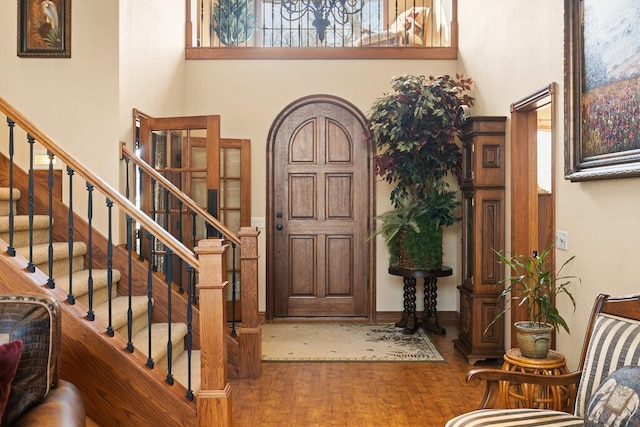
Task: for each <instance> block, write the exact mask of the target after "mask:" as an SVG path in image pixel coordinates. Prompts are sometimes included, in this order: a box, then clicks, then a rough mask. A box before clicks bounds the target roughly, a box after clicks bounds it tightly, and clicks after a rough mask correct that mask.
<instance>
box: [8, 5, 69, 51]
mask: <svg viewBox="0 0 640 427" xmlns="http://www.w3.org/2000/svg"><path fill="white" fill-rule="evenodd" d="M18 56H19V57H23V58H30V57H31V58H70V57H71V0H18Z"/></svg>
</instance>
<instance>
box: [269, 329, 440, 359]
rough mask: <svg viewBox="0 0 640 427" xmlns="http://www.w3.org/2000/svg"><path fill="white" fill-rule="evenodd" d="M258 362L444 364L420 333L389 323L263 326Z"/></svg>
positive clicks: (426, 338) (419, 330) (426, 337)
mask: <svg viewBox="0 0 640 427" xmlns="http://www.w3.org/2000/svg"><path fill="white" fill-rule="evenodd" d="M262 360H263V361H265V362H267V361H271V362H274V361H287V362H305V361H307V362H308V361H350V362H357V361H380V362H437V361H444V358H443V357H442V355H441V354H440V353H439V352H438V350H437V349H436V347H435V346H434V345H433V343H432V342H431V341H430V340H429V337H428V336H427V335H426V334H425V333H424V332H423V331H422V329H418V331H417V332H416V333H415V334H413V335H404V334H403V333H402V328H396V327H395V326H394V325H393V324H391V323H380V324H366V323H266V324H264V325H262Z"/></svg>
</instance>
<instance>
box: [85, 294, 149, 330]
mask: <svg viewBox="0 0 640 427" xmlns="http://www.w3.org/2000/svg"><path fill="white" fill-rule="evenodd" d="M111 301H112V304H111V307H112V308H111V313H112V320H111V323H112V326H113V329H114V330H116V331H117V330H119V329H121V328H124V330H123V331H121V332H120V333H121V334H123V335H125V334H126V328H127V312H128V310H129V298H128V297H126V296H122V297H115V298H113V299H112V300H111ZM131 310H132V312H133V318H134V324H135V323H136V321H135V320H136V318H138V317H140V316H142V317H143V318H146V317H147V297H146V296H145V295H141V296H133V297H131ZM94 313H95V315H96V317H98V318H99V319H104V322H105V323H106V322H108V320H109V304H108V303H104V304H100V305H99V306H97V307H95V309H94ZM142 320H143V321H142V322H138V323H143V324H142V326H141V327H144V326H146V320H145V319H142ZM138 330H140V327H136V326H135V325H134V329H133V331H132V332H133V334H136V333H137V332H138Z"/></svg>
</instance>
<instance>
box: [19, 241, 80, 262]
mask: <svg viewBox="0 0 640 427" xmlns="http://www.w3.org/2000/svg"><path fill="white" fill-rule="evenodd" d="M52 247H53V260H54V261H59V260H63V259H68V258H69V244H68V243H67V242H54V243H53V245H52ZM16 250H17V251H18V252H19V253H21V254H22V255H23V256H28V255H29V248H28V247H19V248H17V249H16ZM72 253H73V256H74V257H76V256H84V255H85V254H86V253H87V245H86V244H85V243H84V242H73V252H72ZM48 260H49V244H48V243H42V244H39V245H34V246H33V263H34V264H36V265H38V264H43V263H46V262H47V261H48Z"/></svg>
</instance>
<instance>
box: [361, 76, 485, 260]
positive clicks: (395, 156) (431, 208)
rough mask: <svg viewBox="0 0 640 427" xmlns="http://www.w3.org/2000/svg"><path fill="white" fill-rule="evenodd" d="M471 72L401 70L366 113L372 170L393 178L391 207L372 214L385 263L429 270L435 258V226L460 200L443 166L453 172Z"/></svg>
mask: <svg viewBox="0 0 640 427" xmlns="http://www.w3.org/2000/svg"><path fill="white" fill-rule="evenodd" d="M471 84H472V80H471V79H465V78H464V77H463V76H461V75H456V76H455V77H451V76H447V75H445V76H440V77H433V76H430V77H425V76H414V75H403V76H400V77H394V78H393V79H392V81H391V85H392V88H393V92H392V93H389V94H386V95H384V96H382V97H381V98H378V99H377V100H376V101H375V103H374V105H373V107H372V108H371V111H370V113H369V117H368V128H369V135H368V139H369V141H370V142H371V143H373V144H375V146H376V148H377V149H378V154H377V155H376V157H375V170H376V174H377V175H378V176H380V177H381V178H383V179H384V180H385V181H387V182H388V183H389V184H391V185H392V186H393V188H392V190H391V195H390V200H391V202H392V204H393V208H394V209H393V210H391V211H389V212H385V213H383V214H382V215H380V216H378V219H379V220H380V221H381V226H380V227H378V228H377V230H376V232H375V233H374V234H382V235H383V236H384V237H385V242H386V245H387V249H388V250H389V254H390V264H391V265H392V266H398V267H401V268H408V269H419V270H432V269H439V268H440V267H441V266H442V228H443V227H446V226H450V225H452V224H454V223H455V222H456V221H457V220H458V218H457V216H456V212H457V210H458V208H459V206H460V202H459V200H458V197H457V191H456V190H452V189H450V188H449V185H448V183H447V182H446V181H445V177H446V176H447V175H449V174H451V175H453V176H455V177H456V178H457V179H458V182H459V180H460V174H461V170H462V169H461V168H462V154H461V151H460V147H459V145H458V142H457V139H456V137H457V136H458V135H459V133H460V127H459V120H458V119H459V114H460V107H461V106H462V105H467V106H470V105H472V104H473V98H472V97H470V96H469V95H468V94H467V93H466V92H467V91H469V90H470V88H471Z"/></svg>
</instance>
